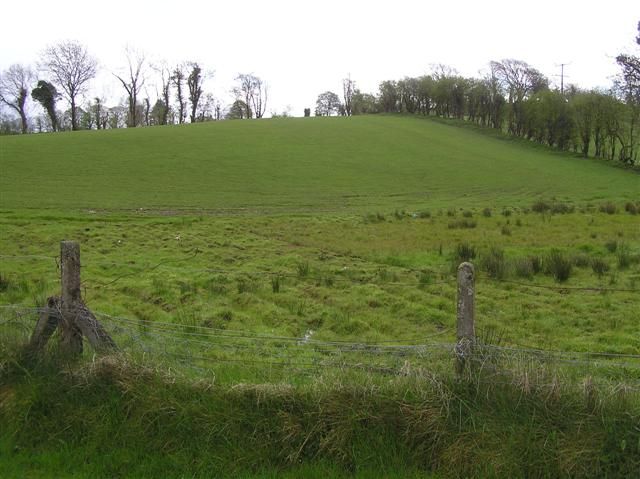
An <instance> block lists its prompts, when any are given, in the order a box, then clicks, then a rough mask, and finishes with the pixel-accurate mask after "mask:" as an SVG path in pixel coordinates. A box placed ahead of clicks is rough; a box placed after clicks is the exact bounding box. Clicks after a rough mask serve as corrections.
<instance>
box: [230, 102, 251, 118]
mask: <svg viewBox="0 0 640 479" xmlns="http://www.w3.org/2000/svg"><path fill="white" fill-rule="evenodd" d="M251 117H252V115H251V107H250V106H249V105H247V104H246V103H245V102H244V101H242V100H239V99H238V100H236V101H234V102H233V104H232V105H231V107H229V111H228V112H227V115H226V117H225V118H226V119H227V120H244V119H247V118H251Z"/></svg>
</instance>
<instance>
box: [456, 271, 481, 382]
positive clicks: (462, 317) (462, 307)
mask: <svg viewBox="0 0 640 479" xmlns="http://www.w3.org/2000/svg"><path fill="white" fill-rule="evenodd" d="M474 317H475V270H474V268H473V265H472V264H471V263H466V262H465V263H462V264H461V265H460V266H458V296H457V342H456V347H455V356H456V373H457V374H458V375H462V374H463V372H464V369H465V366H466V364H467V363H468V361H469V359H470V357H471V354H472V353H473V348H474V346H475V343H476V331H475V325H474Z"/></svg>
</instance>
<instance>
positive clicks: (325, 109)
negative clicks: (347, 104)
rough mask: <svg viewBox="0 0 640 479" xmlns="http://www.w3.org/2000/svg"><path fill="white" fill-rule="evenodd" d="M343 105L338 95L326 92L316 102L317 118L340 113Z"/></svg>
mask: <svg viewBox="0 0 640 479" xmlns="http://www.w3.org/2000/svg"><path fill="white" fill-rule="evenodd" d="M341 107H342V104H341V103H340V98H339V97H338V95H336V94H335V93H333V92H332V91H325V92H324V93H320V95H318V99H317V100H316V116H331V115H333V114H335V113H338V112H339V111H340V108H341Z"/></svg>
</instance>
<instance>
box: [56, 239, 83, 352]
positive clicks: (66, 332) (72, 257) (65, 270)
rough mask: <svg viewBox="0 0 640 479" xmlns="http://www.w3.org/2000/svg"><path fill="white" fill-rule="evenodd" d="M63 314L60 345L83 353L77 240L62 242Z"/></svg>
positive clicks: (71, 350)
mask: <svg viewBox="0 0 640 479" xmlns="http://www.w3.org/2000/svg"><path fill="white" fill-rule="evenodd" d="M60 283H61V286H62V291H61V296H60V297H61V300H62V301H61V308H60V309H61V311H60V313H61V315H62V317H61V318H60V347H61V348H62V350H63V352H64V353H66V354H69V355H79V354H82V333H81V332H80V329H79V328H78V326H77V325H76V321H75V316H76V315H77V311H78V308H79V306H80V305H81V304H82V298H81V294H80V245H79V244H78V243H77V242H75V241H62V242H61V243H60Z"/></svg>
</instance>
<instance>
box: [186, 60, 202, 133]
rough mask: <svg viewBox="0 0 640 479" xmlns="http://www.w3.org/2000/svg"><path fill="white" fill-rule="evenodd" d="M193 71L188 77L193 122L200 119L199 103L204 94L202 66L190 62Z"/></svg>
mask: <svg viewBox="0 0 640 479" xmlns="http://www.w3.org/2000/svg"><path fill="white" fill-rule="evenodd" d="M189 66H190V67H191V71H190V72H189V76H188V77H187V87H188V89H189V102H190V103H191V123H195V122H196V121H197V119H198V115H197V112H198V103H199V102H200V97H201V96H202V80H203V77H202V68H200V66H199V65H198V64H197V63H195V62H193V63H190V64H189Z"/></svg>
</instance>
